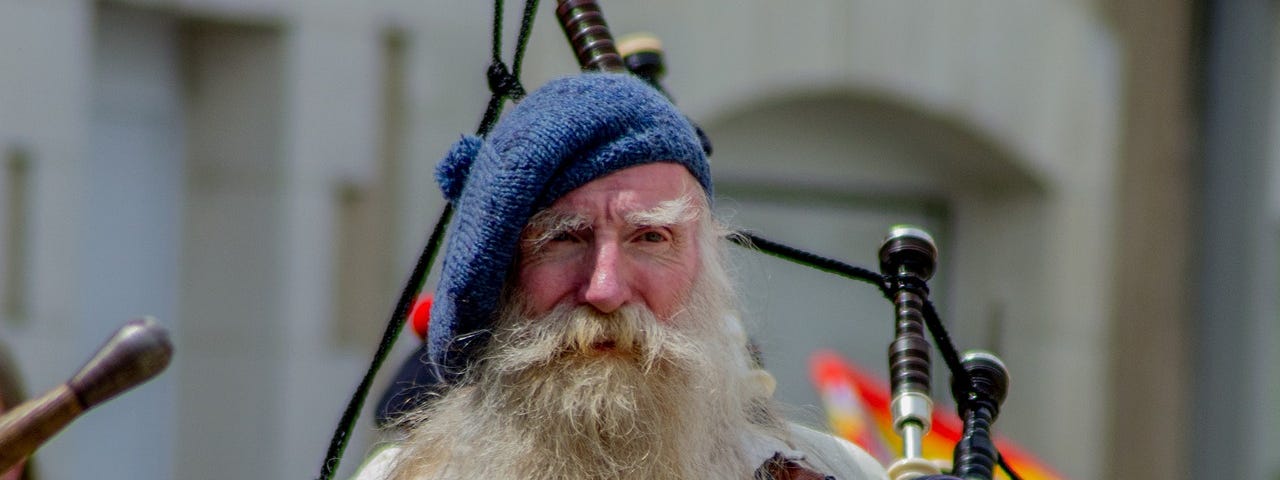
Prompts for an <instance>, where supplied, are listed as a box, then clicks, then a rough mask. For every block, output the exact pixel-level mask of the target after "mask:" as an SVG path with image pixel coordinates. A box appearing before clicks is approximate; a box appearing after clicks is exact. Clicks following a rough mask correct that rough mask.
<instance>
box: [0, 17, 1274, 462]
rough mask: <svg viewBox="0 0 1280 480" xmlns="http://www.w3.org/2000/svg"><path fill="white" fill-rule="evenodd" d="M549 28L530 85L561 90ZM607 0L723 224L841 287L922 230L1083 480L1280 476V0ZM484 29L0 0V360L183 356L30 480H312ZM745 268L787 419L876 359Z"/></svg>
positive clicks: (403, 261) (538, 42)
mask: <svg viewBox="0 0 1280 480" xmlns="http://www.w3.org/2000/svg"><path fill="white" fill-rule="evenodd" d="M508 3H509V5H507V11H508V13H509V15H508V19H507V24H508V29H507V33H508V34H507V35H506V37H505V38H506V43H507V48H506V52H508V53H507V56H508V58H509V55H510V53H509V52H510V51H511V45H512V44H513V38H514V32H515V25H517V24H518V17H517V15H518V12H519V9H520V8H521V5H520V4H519V3H518V2H508ZM543 3H545V4H546V5H542V7H541V11H540V12H539V13H538V15H537V26H536V27H535V33H534V35H533V40H532V42H531V44H530V47H529V54H528V58H527V59H526V61H525V69H524V75H523V77H524V83H525V85H526V86H528V87H530V88H534V87H536V86H537V85H540V84H541V83H542V82H544V81H545V80H546V79H548V78H551V77H554V76H557V75H562V74H566V73H570V72H573V71H575V70H576V67H575V65H574V63H573V59H572V56H571V54H570V52H569V49H568V47H567V46H566V44H565V41H564V39H563V35H562V34H561V33H560V32H559V31H558V27H556V26H555V20H554V16H553V15H552V10H553V8H554V5H553V2H543ZM601 3H602V4H603V7H604V9H605V12H606V13H607V16H608V19H609V21H610V23H611V25H612V27H613V29H614V31H615V33H618V34H625V33H628V32H636V31H642V30H643V31H649V32H653V33H655V34H656V35H657V36H659V37H660V38H661V39H662V40H663V41H664V43H665V46H666V50H667V66H668V72H669V73H668V77H667V80H666V83H667V87H668V89H669V90H670V91H671V92H672V93H673V94H674V96H675V98H676V100H677V102H678V103H679V104H680V105H681V106H682V107H683V108H684V109H685V110H686V111H687V112H688V113H689V114H690V116H691V117H692V118H693V119H694V120H695V121H697V122H699V123H701V124H702V125H703V126H704V127H705V129H706V130H707V132H708V133H709V135H710V136H711V138H712V141H713V143H714V144H715V147H716V152H715V155H714V156H713V158H712V162H713V170H714V172H715V175H716V181H717V189H718V192H717V194H718V197H719V198H718V199H717V206H718V209H719V210H720V211H721V213H722V214H724V215H725V216H726V217H727V218H728V219H729V220H730V221H731V223H733V224H735V225H737V226H739V227H742V228H746V229H750V230H752V231H755V232H757V233H759V234H761V235H762V236H765V237H767V238H772V239H775V240H780V241H783V242H787V243H791V244H795V245H798V246H802V247H806V248H809V249H813V250H816V251H818V252H820V253H823V254H826V255H828V256H833V257H837V258H842V259H845V260H848V261H850V262H853V263H858V264H863V265H874V264H875V262H876V259H875V253H876V248H877V246H878V244H879V241H880V237H881V236H882V235H883V234H884V232H885V231H886V230H887V228H888V227H889V225H892V224H894V223H903V222H909V223H916V224H920V225H923V226H926V227H927V228H929V229H930V230H931V231H932V232H933V233H934V234H935V235H936V237H937V238H938V240H939V243H940V244H941V248H942V255H943V259H942V263H941V265H940V267H939V271H940V272H939V274H938V276H937V279H936V280H935V281H934V288H935V290H936V291H935V294H934V296H935V299H936V300H937V301H938V303H939V307H940V309H941V310H942V314H943V317H944V319H946V320H947V322H948V323H949V324H950V326H951V328H952V334H953V336H954V337H955V338H956V340H957V342H958V344H959V345H960V346H961V348H975V347H981V348H987V349H991V350H994V351H996V352H998V353H999V354H1000V355H1002V357H1003V358H1004V359H1005V360H1006V362H1007V363H1008V364H1009V365H1010V368H1011V370H1012V373H1013V383H1012V391H1011V393H1010V399H1009V400H1008V402H1007V403H1006V405H1005V408H1004V410H1003V413H1002V416H1001V418H1000V421H999V423H998V424H997V428H998V429H999V430H1000V431H1001V432H1003V433H1005V434H1007V435H1008V436H1010V437H1012V438H1014V439H1015V440H1016V441H1018V442H1019V443H1021V444H1022V445H1024V446H1026V447H1028V448H1029V449H1031V450H1032V451H1034V452H1036V453H1037V454H1038V455H1040V456H1041V457H1042V458H1043V459H1045V460H1046V461H1047V462H1048V463H1050V464H1051V465H1053V466H1054V467H1055V468H1056V469H1058V470H1060V471H1061V472H1062V473H1064V474H1065V475H1067V476H1068V477H1070V478H1075V479H1091V478H1184V479H1185V478H1210V477H1218V478H1241V477H1246V478H1276V476H1277V475H1280V462H1278V461H1277V460H1276V457H1275V456H1274V455H1273V454H1271V452H1270V450H1271V449H1272V448H1274V446H1275V445H1280V434H1278V433H1277V432H1280V378H1277V377H1275V376H1274V375H1269V374H1268V373H1269V372H1273V371H1275V369H1276V367H1280V361H1278V360H1277V353H1276V349H1277V345H1280V338H1278V335H1280V334H1278V332H1277V325H1276V324H1277V321H1276V319H1277V316H1278V315H1277V312H1278V311H1277V307H1276V301H1275V297H1276V292H1277V288H1278V287H1280V279H1278V278H1277V271H1280V270H1278V269H1277V247H1278V246H1280V242H1277V230H1276V227H1277V223H1276V222H1277V219H1278V218H1280V198H1278V197H1280V195H1277V194H1278V193H1280V177H1277V170H1276V168H1275V165H1277V164H1278V163H1280V143H1277V142H1275V141H1274V140H1272V139H1271V138H1270V136H1269V135H1268V134H1269V133H1270V132H1273V131H1275V130H1276V128H1277V122H1276V113H1277V111H1280V110H1278V109H1277V106H1278V105H1277V104H1276V101H1277V99H1280V95H1276V85H1278V84H1277V83H1276V81H1275V78H1276V75H1275V69H1276V68H1277V67H1280V61H1277V58H1276V53H1277V49H1275V48H1274V46H1275V44H1276V42H1277V37H1276V33H1277V26H1278V22H1280V16H1277V11H1276V6H1275V4H1274V2H1267V1H1263V0H1245V1H1240V2H1232V3H1230V4H1229V5H1225V3H1227V2H1223V3H1224V5H1217V4H1213V5H1209V4H1208V3H1207V2H1156V1H1150V0H1124V1H1114V2H1089V1H1080V0H1076V1H1068V0H1059V1H1049V0H1035V1H1020V2H1019V1H964V2H901V1H899V2H874V1H853V0H821V1H818V0H815V1H809V2H765V1H753V2H738V1H702V2H682V1H675V0H662V1H649V2H622V1H611V0H603V1H602V2H601ZM490 22H491V5H489V4H488V2H480V1H454V2H442V1H408V0H369V1H365V2H346V1H332V0H328V1H326V0H314V1H307V0H295V1H285V0H134V1H110V2H107V1H101V2H93V1H86V0H0V45H3V47H0V202H2V203H0V227H3V228H0V294H2V295H0V307H2V309H0V339H2V340H3V341H4V342H6V343H8V344H10V345H11V346H12V347H13V350H14V352H15V356H16V357H17V358H18V360H19V361H20V362H21V368H22V371H23V373H24V376H25V377H26V378H27V379H28V380H29V381H30V382H31V385H29V386H28V387H29V389H30V390H32V391H33V392H35V393H38V392H40V391H43V390H44V389H47V388H51V387H52V386H53V385H55V384H56V383H59V382H61V381H63V380H64V379H65V378H66V377H67V376H69V375H70V374H71V373H72V372H74V370H75V369H76V368H77V367H78V366H79V365H80V364H81V362H83V361H84V360H85V359H87V357H88V356H89V355H90V354H91V353H92V351H93V350H94V349H95V348H96V347H97V346H98V345H99V343H100V342H101V341H102V339H104V338H105V337H106V336H107V335H108V334H109V332H111V331H112V330H114V329H115V328H116V327H117V326H118V325H119V324H121V323H123V322H124V321H125V320H127V319H128V318H130V317H134V316H138V315H143V314H149V315H154V316H156V317H158V318H159V319H160V321H161V323H163V324H165V325H166V326H168V327H169V328H170V329H171V331H172V333H173V336H174V340H175V343H176V346H177V351H176V352H177V353H176V357H175V361H174V364H173V365H172V366H171V368H170V369H169V371H168V372H166V373H165V374H164V375H163V376H162V377H160V378H159V379H157V380H156V381H154V382H152V383H150V384H147V385H146V386H144V387H142V388H140V389H138V390H137V391H135V392H133V393H131V394H129V395H127V396H125V397H122V398H120V399H118V400H116V401H114V402H112V403H109V404H107V405H104V406H103V407H101V408H100V409H99V410H96V411H94V412H92V413H90V414H89V415H87V416H86V417H84V418H83V419H81V420H79V421H78V422H77V423H75V424H73V425H72V426H71V427H70V428H69V429H68V430H67V431H65V432H64V433H62V434H61V435H59V436H58V437H56V438H55V439H54V440H53V441H52V442H50V443H49V444H48V445H47V446H45V448H43V449H42V450H41V451H40V453H39V456H40V457H41V458H42V467H43V468H44V470H45V472H44V473H45V474H46V475H47V476H48V477H49V478H68V479H69V478H101V479H111V478H120V479H125V478H128V479H167V478H183V479H188V478H193V479H194V478H297V477H305V476H313V475H315V473H316V472H317V471H318V468H319V463H320V460H321V457H322V456H323V453H324V449H325V446H326V445H327V443H328V439H329V435H330V433H331V432H332V429H333V428H334V426H335V425H336V422H337V419H338V417H339V415H340V413H341V411H342V409H343V407H344V406H345V404H346V401H347V397H348V396H349V395H350V393H351V392H352V391H353V389H354V387H355V385H356V383H357V382H358V379H359V376H360V374H361V372H362V371H363V369H364V368H365V366H366V362H367V361H368V359H369V356H370V355H371V353H372V352H373V350H374V347H375V345H376V342H377V337H378V335H379V334H380V333H381V331H382V329H383V322H384V321H385V318H386V316H387V315H388V314H389V312H390V310H391V306H392V304H393V302H394V299H395V297H396V295H397V293H398V290H399V287H400V284H399V283H400V282H401V281H403V279H404V278H405V277H406V276H407V273H408V271H409V268H410V266H411V263H412V261H413V259H414V257H415V255H416V253H417V250H418V249H419V248H420V247H421V245H422V243H424V241H425V238H426V235H427V232H428V231H429V229H430V227H431V225H432V223H433V222H434V219H435V217H436V215H437V214H438V212H439V211H440V209H441V207H442V200H441V197H440V194H439V193H438V190H437V188H436V187H435V184H434V182H433V180H432V179H431V172H432V169H433V167H434V164H435V161H436V160H437V159H438V158H439V156H440V155H441V154H442V153H443V152H444V151H445V150H446V148H447V147H448V145H449V144H450V143H451V142H452V141H454V140H456V139H457V138H458V135H459V134H461V133H470V132H472V131H474V129H475V126H476V124H477V123H478V122H479V118H480V113H481V111H482V110H483V105H484V102H485V101H486V100H487V98H488V96H487V86H486V83H485V80H484V76H483V72H484V69H485V67H486V65H487V63H488V52H489V28H490ZM737 258H738V259H739V260H740V266H739V271H738V273H739V274H740V276H741V277H742V283H743V288H744V291H746V292H749V294H748V295H747V297H748V298H746V299H745V313H744V316H745V317H746V318H747V320H748V322H749V323H750V324H751V325H752V327H753V329H754V332H755V334H754V336H755V338H757V340H758V341H759V342H760V343H761V346H762V348H763V350H764V356H765V361H766V363H767V364H768V365H769V366H770V368H771V369H772V370H774V372H775V374H776V376H777V377H778V380H779V386H780V388H779V390H780V391H782V392H785V394H784V398H785V399H786V400H789V401H791V402H792V403H796V404H799V405H802V406H807V407H802V408H800V409H798V410H797V411H796V412H795V415H796V416H797V417H799V418H801V420H803V421H809V422H811V423H816V422H821V420H822V419H821V416H820V415H818V414H817V413H816V412H818V411H819V407H818V397H817V395H816V394H815V393H813V391H812V387H811V385H810V383H809V380H808V374H807V367H806V362H807V356H808V354H809V353H810V352H811V351H813V350H815V349H819V348H826V349H834V350H837V351H839V352H841V353H843V354H844V355H846V356H848V357H849V358H851V359H853V360H855V361H857V362H859V363H860V364H863V365H865V366H868V367H870V368H873V369H879V371H881V372H883V371H884V370H885V369H886V367H885V366H884V364H885V363H886V360H885V358H884V357H885V354H884V352H885V348H886V346H887V345H888V343H889V341H890V336H891V333H892V323H891V320H890V319H891V315H892V313H891V309H890V308H889V306H888V304H887V303H885V302H884V301H883V300H881V299H880V298H879V296H878V294H877V293H876V292H875V291H874V290H873V289H871V288H870V287H866V286H863V285H851V284H849V283H847V282H844V281H836V280H834V279H833V278H830V277H825V276H823V275H822V274H818V273H813V272H809V271H806V270H802V269H799V268H797V267H793V266H789V265H785V264H782V263H779V262H777V261H775V260H771V259H767V258H763V257H760V256H756V255H751V254H747V253H745V252H744V253H743V254H741V255H737ZM415 341H416V340H414V339H412V338H406V339H402V341H401V344H400V346H399V348H400V350H401V351H402V352H403V353H401V354H400V355H399V356H398V357H397V358H395V359H394V360H393V361H395V362H398V361H399V360H400V359H401V358H403V355H405V354H406V353H407V351H408V349H409V348H410V347H412V346H413V345H412V344H413V343H414V342H415ZM935 363H936V364H937V365H935V373H936V376H937V377H939V378H944V377H945V372H943V368H942V367H941V362H935ZM388 370H390V369H388ZM384 373H385V372H384ZM384 376H385V375H384ZM384 381H385V380H384ZM942 391H943V390H942V389H937V392H939V393H940V392H942ZM371 403H372V402H371ZM367 418H368V416H367V415H366V420H367ZM375 439H376V434H375V433H374V432H373V431H372V429H371V427H370V426H369V425H368V424H367V422H366V423H364V424H362V425H361V426H360V428H359V431H358V432H357V435H356V437H355V442H354V443H353V446H352V447H351V448H350V449H349V454H348V456H347V459H346V466H345V468H344V469H343V470H342V471H343V472H349V471H350V469H351V468H353V466H354V465H356V464H358V463H359V459H358V457H360V456H361V455H362V453H363V452H364V451H365V449H367V448H368V447H369V445H371V443H372V442H373V441H375ZM107 465H110V468H104V466H107Z"/></svg>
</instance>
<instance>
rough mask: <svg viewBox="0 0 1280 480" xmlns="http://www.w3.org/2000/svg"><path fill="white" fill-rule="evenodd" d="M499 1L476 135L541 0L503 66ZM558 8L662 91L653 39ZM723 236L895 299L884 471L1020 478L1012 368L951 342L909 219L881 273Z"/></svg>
mask: <svg viewBox="0 0 1280 480" xmlns="http://www.w3.org/2000/svg"><path fill="white" fill-rule="evenodd" d="M502 5H503V2H502V0H495V3H494V22H493V23H494V25H493V38H492V52H491V53H492V59H491V63H490V66H489V68H488V71H487V77H488V82H489V88H490V91H491V92H492V94H493V95H492V97H491V98H490V100H489V102H488V105H487V108H486V109H485V112H484V115H483V117H482V120H481V123H480V126H479V128H478V129H477V136H480V137H484V136H486V135H487V134H488V132H489V130H490V129H491V128H492V127H493V126H494V124H495V123H496V121H497V119H498V117H499V115H500V114H501V111H502V108H503V106H504V104H505V103H506V102H507V100H511V101H519V100H520V99H521V98H522V97H523V96H524V93H525V92H524V88H523V86H522V85H521V84H520V80H519V78H520V65H521V61H522V59H523V54H524V48H525V46H526V44H527V41H528V38H529V33H530V29H531V26H532V23H533V15H534V13H535V11H536V10H537V5H538V1H537V0H527V1H526V4H525V9H524V12H523V16H522V22H521V26H520V31H519V36H518V37H517V45H516V48H515V55H514V60H513V62H512V64H511V66H510V67H508V66H507V65H506V64H505V63H504V62H503V61H502V58H501V34H502V18H503V12H502V9H503V6H502ZM556 16H557V18H558V19H559V21H560V24H561V26H562V27H563V29H564V32H565V35H566V37H567V39H568V41H569V44H570V45H571V46H572V48H573V52H574V54H575V55H576V57H577V60H578V64H579V65H580V66H581V68H582V69H583V70H584V71H589V70H597V71H609V72H630V73H632V74H634V75H636V76H638V77H640V78H642V79H644V80H645V81H646V82H648V83H649V84H650V85H652V86H653V87H654V88H655V89H657V90H658V91H659V92H662V93H664V94H666V91H665V89H664V88H663V87H662V85H661V77H662V75H663V73H664V65H663V60H662V51H661V47H660V46H657V45H656V44H655V43H644V42H641V43H640V44H639V46H638V47H636V48H627V49H623V50H627V51H626V52H625V54H623V53H619V49H618V48H617V46H616V45H615V42H614V40H613V37H612V34H611V33H610V31H609V28H608V26H607V24H606V22H605V20H604V16H603V13H602V12H601V9H600V6H599V5H597V4H596V2H595V1H594V0H557V7H556ZM668 96H669V95H668ZM698 134H699V137H700V139H701V141H702V144H703V149H704V150H705V151H706V153H707V154H708V155H710V152H711V144H710V141H709V140H708V139H707V137H706V135H705V134H703V133H702V131H701V129H699V130H698ZM452 215H453V206H452V205H451V204H446V205H445V207H444V210H443V212H442V213H441V216H440V220H439V221H438V222H437V224H436V226H435V228H434V229H433V231H432V233H431V235H430V237H429V238H428V240H427V244H426V246H425V248H424V250H423V251H422V254H421V255H420V256H419V258H418V261H417V263H416V265H415V266H414V268H413V271H412V273H411V274H410V278H409V280H408V281H407V283H406V285H405V287H404V289H403V291H402V292H401V295H400V297H399V300H398V301H397V303H396V307H395V310H394V312H393V314H392V316H391V319H390V321H389V322H388V324H387V326H386V329H385V331H384V335H383V339H382V341H381V343H380V345H379V347H378V349H377V351H376V353H375V354H374V358H373V360H372V362H371V364H370V367H369V370H368V372H366V374H365V376H364V377H363V379H362V380H361V382H360V384H359V385H358V387H357V389H356V392H355V393H354V395H353V397H352V399H351V401H350V403H349V404H348V406H347V409H346V410H345V412H344V413H343V416H342V419H341V420H340V421H339V425H338V427H337V429H336V430H335V432H334V436H333V439H332V441H331V443H330V445H329V450H328V452H327V453H326V455H325V459H324V463H323V465H322V467H321V471H320V475H319V477H318V478H320V479H322V480H328V479H331V478H333V475H334V473H335V472H336V470H337V467H338V465H339V463H340V462H341V458H342V454H343V451H344V450H345V448H346V445H347V443H348V441H349V437H350V433H351V430H352V428H353V427H354V425H355V423H356V419H357V416H358V414H359V412H360V411H361V409H362V407H363V404H364V401H365V398H366V397H367V395H368V392H369V389H370V388H371V385H372V383H373V378H374V376H375V375H376V373H377V371H378V370H379V369H380V367H381V366H382V364H383V362H385V360H386V357H387V355H388V354H389V353H390V350H391V347H392V345H393V344H394V342H395V340H396V338H397V337H398V336H399V333H400V331H401V330H402V329H403V327H404V325H405V323H406V318H407V317H408V316H409V313H410V311H411V310H412V309H413V307H414V304H415V299H416V298H417V297H418V295H419V293H420V291H421V289H422V286H423V281H424V279H425V277H426V273H427V272H428V271H429V270H430V267H431V264H432V263H433V261H434V259H435V256H436V252H437V250H438V249H439V246H440V244H441V241H442V238H443V236H444V230H445V226H446V225H448V223H449V221H450V219H451V217H452ZM729 238H730V240H731V241H733V242H735V243H737V244H739V245H741V246H744V247H747V248H750V249H755V250H758V251H760V252H763V253H766V254H769V255H773V256H775V257H778V258H781V259H785V260H788V261H791V262H795V263H799V264H802V265H806V266H809V267H812V268H815V269H818V270H821V271H825V272H828V273H831V274H834V275H838V276H841V277H844V278H849V279H854V280H859V281H863V282H867V283H870V284H872V285H874V286H876V287H877V288H878V289H879V290H880V291H881V293H882V294H883V295H884V296H885V298H887V299H889V300H890V301H891V302H892V304H893V307H894V322H895V323H894V339H893V340H892V342H891V343H890V344H889V352H888V357H889V373H890V389H891V392H892V399H891V401H890V404H889V411H890V412H891V417H892V427H893V430H894V431H895V432H896V433H897V435H898V436H899V437H900V438H901V440H902V448H901V451H900V452H898V455H900V458H899V459H898V460H896V461H894V462H893V463H892V464H891V465H890V466H889V478H891V479H893V480H908V479H914V478H925V479H934V480H941V479H955V478H960V479H965V480H979V479H981V480H990V479H992V478H994V476H995V467H996V466H997V465H999V466H1001V467H1002V468H1003V469H1004V471H1005V473H1006V474H1007V475H1008V476H1009V477H1010V478H1012V479H1018V478H1019V477H1018V475H1017V474H1015V473H1014V472H1013V469H1012V468H1011V467H1010V466H1009V465H1008V464H1007V462H1005V461H1004V459H1003V458H1002V457H1001V455H1000V453H999V452H998V451H997V449H996V446H995V442H994V441H993V439H992V433H991V424H992V423H993V422H994V421H995V419H996V418H997V416H998V415H999V412H1000V404H1001V402H1002V401H1003V400H1004V397H1005V395H1006V393H1007V391H1008V382H1009V374H1008V372H1007V370H1006V369H1005V366H1004V364H1003V363H1002V362H1001V361H1000V359H999V358H997V357H996V356H995V355H993V354H991V353H988V352H968V353H965V354H964V355H961V354H960V353H958V352H957V351H956V349H955V347H954V346H953V345H952V342H951V339H950V337H949V335H948V334H947V331H946V329H945V328H944V327H943V325H942V322H941V320H940V319H939V318H938V314H937V311H936V310H935V308H934V306H933V304H932V303H931V302H930V301H929V285H928V280H929V279H930V278H931V277H932V276H933V273H934V269H935V267H936V266H937V255H938V251H937V247H936V245H935V244H934V241H933V239H932V238H931V237H930V235H929V234H928V233H927V232H925V231H923V230H921V229H918V228H914V227H910V226H895V227H893V228H892V229H891V230H890V232H889V234H888V236H887V238H886V240H885V241H884V243H883V244H882V245H881V247H880V251H879V260H880V265H879V272H878V273H877V272H875V271H871V270H868V269H863V268H859V267H856V266H852V265H848V264H845V263H843V262H840V261H837V260H833V259H829V258H824V257H821V256H818V255H814V254H812V253H808V252H804V251H801V250H798V249H795V248H791V247H788V246H786V245H782V244H780V243H777V242H773V241H769V240H767V239H764V238H761V237H759V236H757V235H754V234H752V233H749V232H735V233H734V234H733V235H730V237H729ZM926 329H927V330H928V331H929V333H930V334H932V336H933V339H934V343H935V344H936V345H937V348H938V350H939V352H940V353H941V355H942V358H943V360H944V362H945V363H946V365H947V367H948V368H949V370H950V371H951V375H952V381H951V393H952V396H953V398H954V400H955V403H956V408H957V413H958V414H959V416H960V418H961V419H962V421H963V424H962V425H963V426H962V428H961V435H960V439H959V440H958V441H957V442H956V444H955V447H954V452H953V459H952V469H951V470H950V472H948V474H947V475H943V474H942V472H941V469H940V468H939V467H938V465H936V464H935V463H934V462H933V461H930V460H928V459H926V458H925V457H924V454H923V447H922V444H923V442H924V438H925V435H926V434H927V433H928V432H929V431H930V428H931V424H932V419H933V417H934V412H933V401H932V397H931V392H930V377H931V354H930V350H931V348H930V343H929V341H928V339H927V338H926V337H925V330H926Z"/></svg>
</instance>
